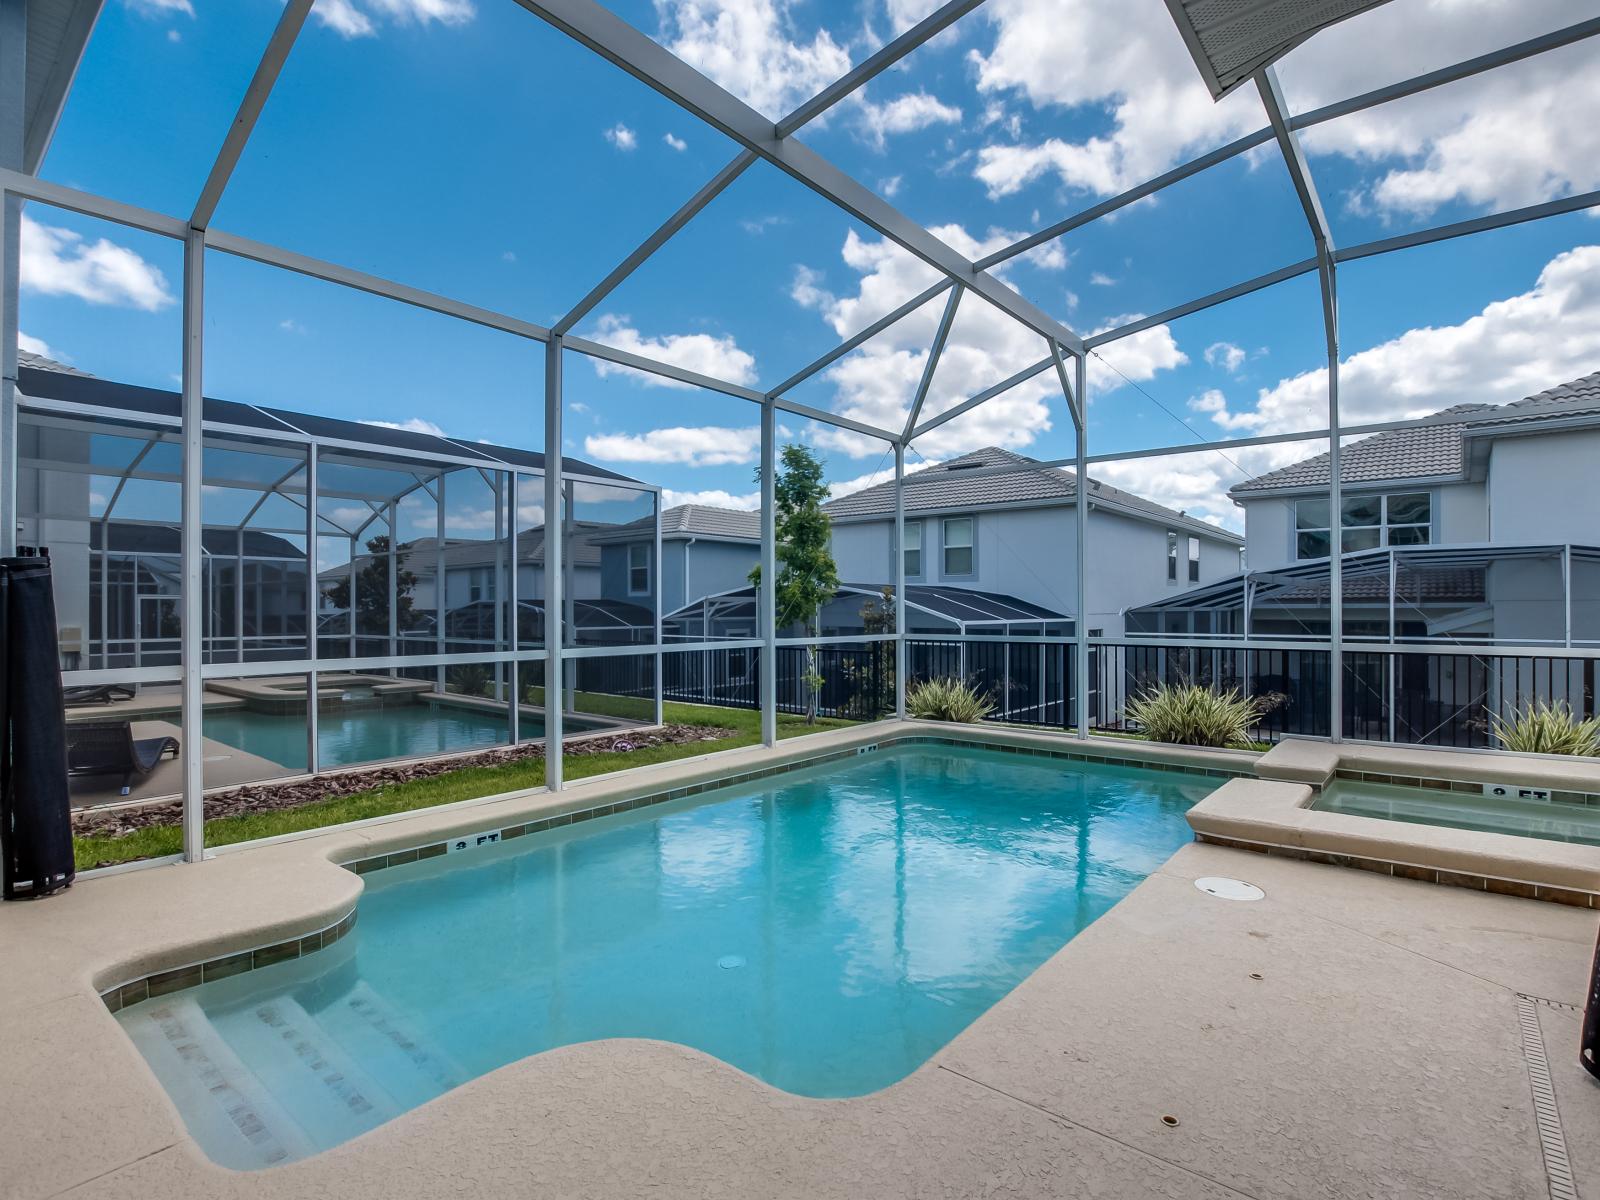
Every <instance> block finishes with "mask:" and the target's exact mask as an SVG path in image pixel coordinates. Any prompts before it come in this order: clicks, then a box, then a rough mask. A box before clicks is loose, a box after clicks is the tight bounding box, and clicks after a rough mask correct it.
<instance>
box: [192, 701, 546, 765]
mask: <svg viewBox="0 0 1600 1200" xmlns="http://www.w3.org/2000/svg"><path fill="white" fill-rule="evenodd" d="M566 728H567V729H568V730H569V731H575V729H574V725H573V722H572V720H571V719H570V718H569V719H568V721H567V725H566ZM205 730H206V737H208V738H210V739H211V740H212V741H215V742H221V743H222V744H223V745H225V746H234V747H236V748H238V749H240V750H243V751H244V752H245V753H246V754H253V755H255V756H256V757H257V758H264V759H266V760H267V761H269V762H275V763H277V764H278V765H279V766H282V767H287V768H289V769H290V770H293V771H304V770H305V769H306V766H307V759H306V745H307V742H306V717H305V713H304V712H285V713H275V712H257V711H255V710H253V709H248V708H234V709H221V710H210V711H207V713H206V715H205ZM507 732H508V731H507V720H506V714H505V713H504V712H494V711H491V710H489V709H481V710H480V709H475V708H467V707H463V706H458V705H454V704H437V703H424V702H416V703H409V704H390V705H385V706H383V707H363V708H355V709H345V710H341V709H338V708H333V707H323V708H322V709H320V710H319V711H318V713H317V754H318V760H319V765H320V766H321V767H322V769H323V770H328V769H330V768H332V767H346V766H353V765H354V764H356V763H367V762H377V761H379V760H381V759H386V758H422V757H424V756H426V755H430V754H452V753H456V752H459V751H465V750H487V749H489V748H490V747H493V746H501V745H504V744H505V743H506V741H507V740H508V739H507ZM522 736H523V737H525V738H538V737H543V736H544V722H543V721H542V720H540V719H539V718H536V717H534V718H529V717H524V718H522Z"/></svg>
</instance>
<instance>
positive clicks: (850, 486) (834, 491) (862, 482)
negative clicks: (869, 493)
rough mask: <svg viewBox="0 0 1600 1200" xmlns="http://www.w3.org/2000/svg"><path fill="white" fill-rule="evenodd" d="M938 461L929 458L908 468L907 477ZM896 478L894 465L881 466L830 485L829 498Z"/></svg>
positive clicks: (848, 493) (849, 493) (875, 485)
mask: <svg viewBox="0 0 1600 1200" xmlns="http://www.w3.org/2000/svg"><path fill="white" fill-rule="evenodd" d="M937 465H938V464H937V462H936V461H934V460H929V461H927V462H922V463H918V464H917V466H916V467H909V466H908V467H907V468H906V478H908V479H909V478H910V477H911V476H912V475H914V474H915V473H916V472H917V471H922V470H926V469H927V468H929V467H932V466H937ZM893 478H894V468H893V467H880V468H878V469H877V470H876V471H868V472H867V473H866V474H865V475H857V476H856V477H855V478H854V479H841V480H838V481H837V482H834V483H830V484H829V485H828V499H830V500H837V499H839V498H840V497H841V496H849V495H852V494H853V493H855V492H864V491H866V490H867V489H868V488H870V487H877V486H878V485H879V484H880V483H888V482H889V481H890V480H891V479H893Z"/></svg>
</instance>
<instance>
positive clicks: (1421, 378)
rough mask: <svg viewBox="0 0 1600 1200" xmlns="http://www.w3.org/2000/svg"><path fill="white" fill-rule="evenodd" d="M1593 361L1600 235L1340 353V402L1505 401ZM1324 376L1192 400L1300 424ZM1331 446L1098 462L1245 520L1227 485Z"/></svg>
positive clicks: (1234, 419)
mask: <svg viewBox="0 0 1600 1200" xmlns="http://www.w3.org/2000/svg"><path fill="white" fill-rule="evenodd" d="M1115 345H1116V344H1113V346H1111V347H1107V349H1114V348H1115ZM1091 361H1092V360H1091ZM1597 363H1600V246H1580V247H1577V248H1575V249H1573V250H1569V251H1566V252H1565V253H1562V254H1559V255H1557V256H1556V257H1555V258H1553V259H1552V260H1551V261H1550V262H1549V263H1547V264H1546V265H1545V267H1544V269H1543V270H1542V271H1541V272H1540V273H1539V278H1538V281H1537V282H1536V283H1535V284H1534V286H1533V287H1531V288H1530V289H1528V290H1527V291H1526V292H1522V293H1520V294H1518V295H1515V296H1510V297H1508V298H1506V299H1504V300H1496V301H1494V302H1493V303H1490V304H1488V305H1485V306H1484V308H1483V309H1482V311H1480V312H1478V313H1477V314H1475V315H1473V316H1471V317H1468V318H1467V319H1466V320H1464V321H1462V322H1461V323H1459V324H1456V325H1435V326H1422V327H1419V328H1416V329H1411V330H1408V331H1407V332H1405V333H1403V334H1401V335H1400V336H1398V337H1395V338H1392V339H1390V340H1389V341H1386V342H1383V343H1381V344H1379V345H1377V346H1373V347H1370V348H1368V349H1365V350H1361V351H1359V352H1357V353H1355V354H1352V355H1350V356H1349V357H1348V358H1346V359H1344V360H1343V361H1342V362H1341V364H1340V368H1339V412H1340V417H1341V420H1342V421H1343V422H1344V423H1345V424H1348V425H1354V424H1363V423H1368V422H1376V421H1389V420H1399V419H1405V418H1411V417H1420V416H1426V415H1428V414H1430V413H1434V412H1438V411H1439V410H1440V409H1443V408H1448V407H1450V406H1451V405H1454V404H1466V403H1482V404H1505V403H1508V402H1510V401H1512V400H1518V399H1521V398H1522V397H1524V396H1529V395H1532V394H1534V393H1535V392H1539V391H1543V390H1544V389H1545V388H1548V387H1552V386H1554V385H1556V384H1558V383H1564V382H1566V381H1567V380H1569V379H1575V378H1577V377H1579V376H1581V375H1584V374H1587V373H1589V372H1591V371H1593V370H1594V369H1595V365H1596V364H1597ZM1327 388H1328V381H1327V371H1326V370H1325V369H1323V370H1313V371H1306V372H1302V373H1301V374H1299V375H1294V376H1290V377H1288V378H1284V379H1280V380H1279V381H1278V382H1277V383H1276V384H1274V385H1273V386H1271V387H1268V388H1262V389H1260V390H1259V391H1258V392H1257V394H1256V397H1255V400H1254V402H1253V403H1252V404H1248V405H1244V406H1241V407H1238V408H1234V407H1232V406H1231V405H1230V404H1229V402H1228V400H1227V398H1226V397H1225V396H1224V394H1223V393H1222V392H1220V391H1217V390H1215V389H1213V390H1211V391H1208V392H1206V393H1203V394H1202V395H1201V396H1199V397H1197V398H1196V399H1195V400H1191V401H1190V408H1192V409H1194V410H1195V411H1198V412H1204V413H1206V414H1208V415H1209V416H1210V417H1211V419H1212V420H1213V421H1214V422H1215V423H1216V424H1217V425H1218V426H1219V427H1221V428H1223V429H1227V430H1239V431H1242V432H1245V433H1248V434H1271V433H1287V432H1295V431H1298V430H1305V429H1315V428H1318V427H1320V426H1323V425H1325V424H1326V423H1327V411H1328V409H1327V405H1328V391H1327ZM1325 449H1326V447H1325V446H1323V445H1322V444H1320V443H1305V442H1301V443H1292V442H1291V443H1286V444H1283V445H1276V446H1260V447H1238V448H1230V449H1229V450H1227V451H1225V452H1207V453H1203V454H1177V455H1171V456H1168V457H1163V458H1147V459H1139V460H1134V461H1130V462H1125V463H1106V464H1103V465H1102V467H1101V468H1100V472H1101V473H1103V474H1104V475H1105V476H1106V478H1108V479H1110V480H1112V481H1113V482H1115V483H1117V484H1118V485H1119V486H1123V487H1127V488H1130V489H1131V490H1134V491H1137V492H1139V493H1140V494H1141V495H1145V496H1148V497H1150V498H1151V499H1152V500H1157V501H1159V502H1160V503H1163V504H1169V505H1172V506H1173V507H1176V508H1187V509H1188V510H1189V511H1190V512H1202V513H1204V514H1205V515H1206V516H1208V517H1209V518H1210V519H1213V520H1226V521H1228V522H1229V523H1231V524H1233V525H1234V526H1237V525H1238V520H1239V518H1238V510H1237V509H1236V508H1235V507H1234V505H1233V504H1232V502H1231V501H1229V500H1227V498H1226V496H1225V494H1224V493H1226V491H1227V489H1228V488H1229V487H1231V486H1233V485H1234V484H1236V483H1239V482H1241V481H1242V480H1244V479H1245V478H1247V477H1248V476H1252V475H1258V474H1260V473H1262V472H1263V471H1269V470H1273V469H1275V468H1277V467H1280V466H1284V465H1287V464H1288V463H1291V462H1295V461H1298V460H1299V459H1302V458H1305V457H1307V456H1308V455H1312V454H1316V453H1319V452H1321V451H1323V450H1325ZM1230 460H1231V461H1230ZM1235 464H1237V465H1235Z"/></svg>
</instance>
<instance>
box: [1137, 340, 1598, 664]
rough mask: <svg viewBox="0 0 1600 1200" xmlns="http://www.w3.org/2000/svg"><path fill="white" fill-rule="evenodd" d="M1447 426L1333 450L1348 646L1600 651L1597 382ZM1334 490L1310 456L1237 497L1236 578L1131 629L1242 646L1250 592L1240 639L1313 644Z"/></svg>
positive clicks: (1459, 409) (1322, 611) (1323, 601)
mask: <svg viewBox="0 0 1600 1200" xmlns="http://www.w3.org/2000/svg"><path fill="white" fill-rule="evenodd" d="M1452 416H1459V417H1461V418H1463V420H1462V421H1461V422H1460V423H1456V422H1453V421H1442V422H1441V423H1440V424H1437V425H1427V426H1421V427H1413V428H1409V429H1404V430H1396V431H1393V432H1388V433H1380V434H1376V435H1374V436H1372V437H1368V438H1363V439H1362V440H1360V441H1357V442H1354V443H1351V444H1350V445H1348V446H1346V447H1344V449H1343V451H1342V454H1341V459H1340V469H1339V474H1340V483H1341V490H1342V497H1341V509H1342V511H1341V513H1340V515H1339V519H1338V521H1337V529H1338V539H1339V544H1340V547H1341V550H1342V553H1343V571H1344V587H1343V597H1344V614H1345V623H1344V632H1345V634H1346V636H1351V637H1361V636H1370V637H1386V636H1388V635H1390V634H1391V633H1392V634H1393V635H1394V636H1396V637H1406V638H1415V637H1456V638H1472V639H1480V640H1488V639H1497V640H1501V641H1555V642H1561V641H1564V640H1565V638H1566V635H1567V629H1568V625H1569V622H1570V625H1571V628H1572V630H1573V640H1575V641H1585V640H1594V639H1600V562H1597V553H1600V552H1596V551H1595V549H1594V548H1595V547H1596V546H1600V372H1595V373H1594V374H1591V375H1586V376H1584V377H1583V378H1581V379H1576V380H1573V381H1572V382H1570V383H1565V384H1562V385H1561V386H1559V387H1555V388H1551V389H1550V390H1548V391H1545V392H1540V393H1538V394H1537V395H1534V396H1529V397H1528V398H1527V399H1525V400H1519V401H1516V402H1514V403H1511V404H1506V405H1500V406H1496V405H1489V404H1463V405H1457V406H1455V407H1453V408H1448V409H1445V410H1443V411H1442V412H1440V413H1438V414H1436V417H1452ZM1468 422H1470V423H1468ZM1331 479H1332V474H1331V470H1330V466H1329V456H1328V455H1327V454H1319V455H1315V456H1313V457H1310V458H1306V459H1304V460H1303V461H1301V462H1297V463H1293V464H1291V465H1289V466H1287V467H1283V468H1281V469H1279V470H1276V471H1271V472H1268V473H1267V474H1264V475H1259V476H1257V477H1255V478H1254V479H1250V480H1247V481H1245V482H1244V483H1241V484H1238V485H1237V486H1235V487H1234V488H1233V489H1232V490H1231V491H1230V492H1229V495H1230V497H1231V498H1232V499H1233V501H1234V502H1235V503H1236V504H1238V505H1239V507H1240V508H1241V509H1242V510H1243V512H1244V518H1245V546H1246V549H1245V565H1246V573H1245V574H1243V575H1240V576H1237V577H1235V578H1234V579H1232V580H1226V581H1222V582H1221V583H1220V584H1219V585H1217V586H1216V587H1215V588H1212V589H1207V593H1206V594H1197V595H1194V596H1191V597H1185V598H1183V599H1181V600H1177V601H1174V602H1168V601H1157V602H1156V603H1154V604H1150V605H1145V606H1142V611H1141V612H1140V613H1139V614H1137V615H1136V617H1135V620H1134V624H1135V625H1136V626H1139V627H1141V628H1144V629H1147V630H1148V631H1151V632H1155V631H1163V632H1172V633H1181V632H1191V631H1192V632H1229V633H1238V632H1244V628H1243V609H1244V607H1245V604H1246V593H1248V602H1249V608H1250V620H1249V632H1251V633H1252V634H1257V635H1262V636H1273V635H1279V634H1313V635H1321V636H1326V635H1327V633H1328V598H1329V588H1328V561H1329V555H1330V553H1331V550H1332V545H1333V538H1334V529H1335V522H1334V521H1333V520H1332V517H1331V511H1330V505H1329V501H1328V494H1327V493H1328V486H1329V483H1330V481H1331ZM1391 560H1392V561H1391ZM1391 578H1392V580H1393V584H1392V587H1391ZM1569 582H1570V593H1571V599H1570V607H1569V603H1568V593H1569ZM1391 593H1392V596H1391ZM1189 613H1193V614H1197V615H1198V617H1199V620H1198V622H1195V621H1194V619H1193V618H1186V616H1185V614H1189ZM1391 614H1392V624H1391ZM1199 624H1204V625H1205V626H1206V628H1205V629H1201V628H1200V627H1199Z"/></svg>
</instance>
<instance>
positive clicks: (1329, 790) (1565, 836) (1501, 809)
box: [1312, 779, 1600, 846]
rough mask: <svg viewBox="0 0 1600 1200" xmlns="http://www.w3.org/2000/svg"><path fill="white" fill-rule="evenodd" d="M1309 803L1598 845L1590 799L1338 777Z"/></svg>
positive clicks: (1597, 819) (1599, 832)
mask: <svg viewBox="0 0 1600 1200" xmlns="http://www.w3.org/2000/svg"><path fill="white" fill-rule="evenodd" d="M1312 807H1313V808H1317V809H1321V810H1323V811H1324V812H1342V813H1351V814H1353V815H1355V816H1358V817H1383V818H1384V819H1386V820H1390V821H1409V822H1411V823H1412V824H1416V825H1442V826H1445V827H1446V828H1450V829H1481V830H1484V831H1485V832H1488V833H1512V834H1517V835H1518V836H1520V837H1536V838H1545V839H1547V840H1549V841H1553V842H1582V843H1583V844H1585V845H1587V846H1600V806H1595V805H1589V804H1564V803H1560V802H1558V801H1554V800H1518V799H1515V798H1512V797H1509V796H1479V795H1474V794H1473V793H1471V792H1443V791H1436V790H1434V789H1432V788H1419V787H1403V786H1399V785H1395V784H1384V783H1360V782H1355V781H1352V780H1347V779H1336V780H1334V782H1333V783H1331V784H1330V785H1328V787H1326V788H1324V789H1323V791H1322V794H1321V795H1320V796H1318V797H1317V800H1316V802H1315V803H1314V804H1313V805H1312Z"/></svg>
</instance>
